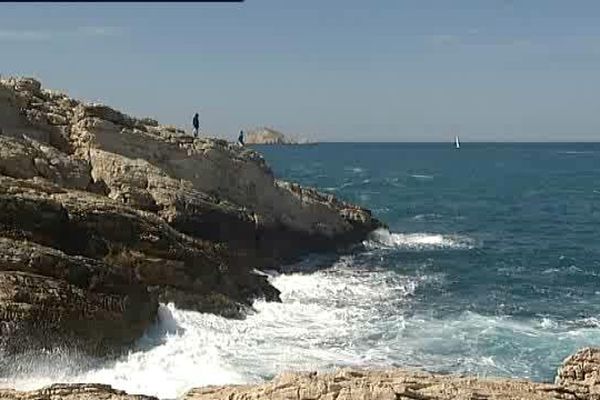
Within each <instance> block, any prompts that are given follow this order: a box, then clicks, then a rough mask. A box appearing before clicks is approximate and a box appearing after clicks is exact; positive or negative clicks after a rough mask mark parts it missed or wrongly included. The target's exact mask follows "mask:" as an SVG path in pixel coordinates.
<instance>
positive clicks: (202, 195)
mask: <svg viewBox="0 0 600 400" xmlns="http://www.w3.org/2000/svg"><path fill="white" fill-rule="evenodd" d="M0 129H1V132H2V134H1V136H0V248H1V250H2V251H1V252H0V345H1V349H2V351H3V354H4V355H5V357H4V359H5V360H7V358H6V356H9V355H11V354H18V353H19V352H21V351H23V350H24V349H28V350H31V349H32V348H33V349H35V348H43V349H48V348H52V347H57V346H58V347H61V346H62V347H64V346H67V347H76V348H77V349H78V350H80V351H83V352H85V353H89V354H92V355H94V356H102V355H110V354H113V353H118V352H119V351H122V350H126V349H127V348H128V346H130V345H131V344H132V343H133V342H134V341H135V340H136V339H137V338H139V337H140V336H141V335H142V334H143V332H144V331H145V329H146V328H148V326H150V325H151V324H152V323H153V321H154V320H155V318H156V312H157V307H158V303H159V302H164V303H167V302H173V303H175V305H176V306H177V307H178V308H181V309H190V310H195V311H200V312H209V313H215V314H219V315H223V316H225V317H230V318H243V317H244V314H245V313H246V312H247V311H248V310H249V309H250V308H251V306H252V303H253V301H254V299H256V298H265V299H266V300H270V301H278V300H279V292H278V291H277V289H275V288H274V287H273V286H271V285H270V283H269V282H268V281H267V279H266V278H265V277H264V276H263V275H261V274H257V273H255V269H261V268H275V267H277V266H279V265H281V264H282V263H283V262H287V261H292V260H294V259H296V258H298V257H300V256H302V255H303V254H305V253H307V252H312V251H320V250H335V249H337V248H341V247H344V246H348V245H350V244H352V243H356V242H359V241H361V240H362V239H364V238H365V237H366V235H367V234H368V233H369V232H370V231H372V230H373V229H375V228H377V227H380V226H381V225H382V224H381V223H380V222H379V221H377V220H376V219H375V218H373V217H372V216H371V213H370V212H369V211H368V210H365V209H362V208H360V207H357V206H355V205H352V204H348V203H345V202H343V201H340V200H337V199H335V198H334V197H333V196H330V195H323V194H320V193H318V192H316V191H315V190H312V189H309V188H303V187H300V186H299V185H296V184H292V183H287V182H281V181H278V180H277V179H275V178H274V176H273V173H272V171H271V170H270V168H269V167H268V165H267V164H266V163H265V161H264V160H263V158H262V156H261V155H260V154H259V153H257V152H255V151H253V150H251V149H247V148H240V147H238V146H237V145H234V144H232V143H228V142H226V141H224V140H218V139H208V138H206V139H195V138H193V137H191V136H185V135H182V133H183V132H182V131H181V130H178V129H176V128H173V127H169V126H162V125H160V124H159V123H158V122H157V121H155V120H153V119H150V118H142V119H138V118H133V117H130V116H128V115H125V114H123V113H121V112H119V111H117V110H115V109H113V108H110V107H108V106H105V105H100V104H86V103H83V102H80V101H78V100H75V99H72V98H70V97H68V96H67V95H65V94H62V93H57V92H54V91H49V90H45V89H42V86H41V84H40V82H38V81H37V80H35V79H31V78H9V79H5V80H2V81H1V82H0ZM9 364H10V362H8V361H5V362H2V363H0V365H4V366H6V367H7V368H10V366H9Z"/></svg>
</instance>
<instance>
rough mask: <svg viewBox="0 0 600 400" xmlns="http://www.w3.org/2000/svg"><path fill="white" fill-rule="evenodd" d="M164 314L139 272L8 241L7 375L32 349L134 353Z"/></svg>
mask: <svg viewBox="0 0 600 400" xmlns="http://www.w3.org/2000/svg"><path fill="white" fill-rule="evenodd" d="M157 308H158V303H157V301H156V298H155V297H153V296H152V295H150V294H149V293H148V291H147V289H146V287H145V285H143V284H142V283H141V282H140V280H139V279H137V277H136V276H135V274H134V273H133V271H131V270H127V269H123V268H116V267H113V266H111V265H108V264H106V263H103V262H100V261H96V260H93V259H90V258H86V257H78V256H69V255H67V254H65V253H63V252H61V251H58V250H54V249H52V248H48V247H45V246H40V245H38V244H35V243H31V242H27V241H21V240H13V239H7V238H2V237H0V343H1V348H2V350H3V351H4V354H3V357H2V359H1V361H0V371H10V369H11V368H12V367H13V366H12V361H11V357H10V355H11V354H16V353H21V352H24V351H28V350H29V349H31V348H53V347H61V346H65V345H66V344H67V345H68V347H72V348H77V349H80V350H82V351H85V352H87V353H90V354H106V353H110V352H112V351H113V350H115V349H119V348H122V347H123V346H127V345H130V344H131V343H133V341H134V340H136V339H137V338H138V337H139V336H140V335H141V334H142V333H143V332H144V330H145V329H146V328H148V326H149V325H150V324H151V323H152V322H153V321H154V318H155V316H156V311H157Z"/></svg>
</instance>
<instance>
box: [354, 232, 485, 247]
mask: <svg viewBox="0 0 600 400" xmlns="http://www.w3.org/2000/svg"><path fill="white" fill-rule="evenodd" d="M363 244H364V245H365V246H366V247H367V248H385V249H401V250H440V249H464V250H468V249H472V248H474V247H475V241H474V240H473V239H471V238H468V237H465V236H459V235H442V234H439V233H394V232H390V231H389V230H387V229H377V230H375V231H373V232H371V234H370V235H369V238H368V239H367V240H365V241H364V242H363Z"/></svg>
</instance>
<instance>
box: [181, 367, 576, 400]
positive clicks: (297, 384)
mask: <svg viewBox="0 0 600 400" xmlns="http://www.w3.org/2000/svg"><path fill="white" fill-rule="evenodd" d="M205 399H206V400H209V399H210V400H221V399H223V400H225V399H227V400H275V399H278V400H279V399H286V400H340V399H344V400H425V399H426V400H484V399H485V400H551V399H553V400H556V399H561V400H575V399H584V398H583V397H582V398H578V397H574V394H573V393H571V392H569V391H568V390H565V389H564V388H562V387H559V386H556V385H550V384H543V383H534V382H529V381H523V380H510V379H478V378H470V377H469V378H466V377H461V376H455V375H435V374H430V373H426V372H416V371H406V370H399V369H394V370H387V371H378V370H352V369H345V370H340V371H337V372H333V373H323V374H321V373H316V372H312V373H293V374H292V373H288V374H283V375H281V376H279V377H278V378H276V379H275V380H273V381H272V382H268V383H265V384H261V385H255V386H251V385H248V386H229V387H206V388H197V389H192V390H191V391H189V392H188V393H187V394H186V395H185V396H184V397H183V400H205Z"/></svg>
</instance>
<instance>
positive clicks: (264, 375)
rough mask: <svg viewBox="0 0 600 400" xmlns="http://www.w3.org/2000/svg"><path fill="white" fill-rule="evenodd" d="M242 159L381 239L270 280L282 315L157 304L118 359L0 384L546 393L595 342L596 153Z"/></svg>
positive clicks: (428, 148) (583, 149)
mask: <svg viewBox="0 0 600 400" xmlns="http://www.w3.org/2000/svg"><path fill="white" fill-rule="evenodd" d="M257 149H258V150H259V151H261V152H262V153H263V154H264V155H265V158H266V159H267V161H268V162H269V163H270V164H271V166H272V167H273V170H274V173H275V174H276V176H278V177H280V178H285V179H289V180H293V181H298V182H300V183H302V184H305V185H310V186H316V187H318V188H320V189H321V190H322V191H326V192H331V193H334V194H336V195H337V196H339V197H341V198H344V199H346V200H349V201H353V202H356V203H359V204H361V205H363V206H365V207H368V208H370V209H372V210H373V212H374V213H375V214H376V215H377V216H378V217H379V218H381V219H382V220H383V221H385V222H386V223H387V224H388V225H389V230H380V231H377V232H374V233H373V234H372V235H371V236H370V237H369V238H368V239H367V240H365V241H364V242H363V243H361V244H359V245H357V246H356V247H354V248H353V249H352V251H350V252H348V253H346V254H324V255H318V256H312V257H309V258H307V259H305V260H303V261H302V262H300V263H298V264H297V265H292V266H285V267H284V273H271V275H270V278H269V279H270V280H271V282H272V284H273V285H275V286H276V287H277V288H278V289H279V290H280V291H281V293H282V303H267V302H264V301H262V300H257V301H256V302H255V304H254V308H255V312H254V313H252V314H251V315H249V316H248V317H247V318H246V319H245V320H242V321H233V320H227V319H224V318H221V317H217V316H214V315H208V314H200V313H197V312H193V311H184V310H179V309H177V308H176V307H174V306H173V305H162V306H161V307H160V309H159V320H158V322H157V323H156V325H155V326H154V327H153V328H152V329H151V330H150V331H149V332H147V334H146V335H145V337H144V338H142V339H141V340H140V341H139V343H138V345H137V346H136V347H135V348H134V349H133V350H132V351H131V352H130V353H129V354H127V355H125V356H123V357H121V358H120V359H118V360H116V361H101V360H92V361H91V362H90V361H89V360H88V361H86V360H83V361H82V360H81V358H80V357H79V358H78V357H73V356H72V355H70V354H68V353H67V354H62V353H61V354H58V355H57V356H56V357H58V359H59V362H56V361H52V360H55V359H56V357H54V358H52V357H51V358H50V361H48V358H35V357H34V358H33V359H31V360H25V361H23V362H22V363H21V364H20V365H18V366H16V368H15V375H14V376H10V377H3V378H2V379H0V386H7V387H16V388H21V389H30V388H39V387H41V386H44V385H47V384H49V383H52V382H100V383H107V384H111V385H113V386H114V387H116V388H119V389H123V390H127V391H128V392H130V393H145V394H150V395H156V396H158V397H161V398H176V397H178V396H180V395H182V394H183V393H185V392H186V391H187V390H188V389H190V388H192V387H196V386H203V385H218V384H229V383H248V382H259V381H262V380H265V379H269V378H271V377H273V376H274V375H276V374H278V373H280V372H282V371H284V370H315V369H316V370H329V369H332V368H335V367H339V366H358V367H388V366H399V367H404V368H407V367H408V368H411V367H415V368H422V369H427V370H430V371H438V372H453V373H468V374H472V375H478V376H505V377H519V378H530V379H535V380H540V381H550V380H552V379H553V377H554V374H555V370H556V368H557V367H558V365H559V364H560V363H561V361H562V360H563V359H564V358H565V357H566V356H567V355H569V354H571V353H573V352H574V351H576V350H577V349H579V348H581V347H584V346H590V345H600V276H599V274H600V240H598V239H599V233H600V232H599V231H600V144H470V143H465V144H464V145H463V148H462V149H461V150H459V151H457V150H454V149H453V148H452V146H451V144H448V145H447V144H322V145H315V146H283V147H257Z"/></svg>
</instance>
